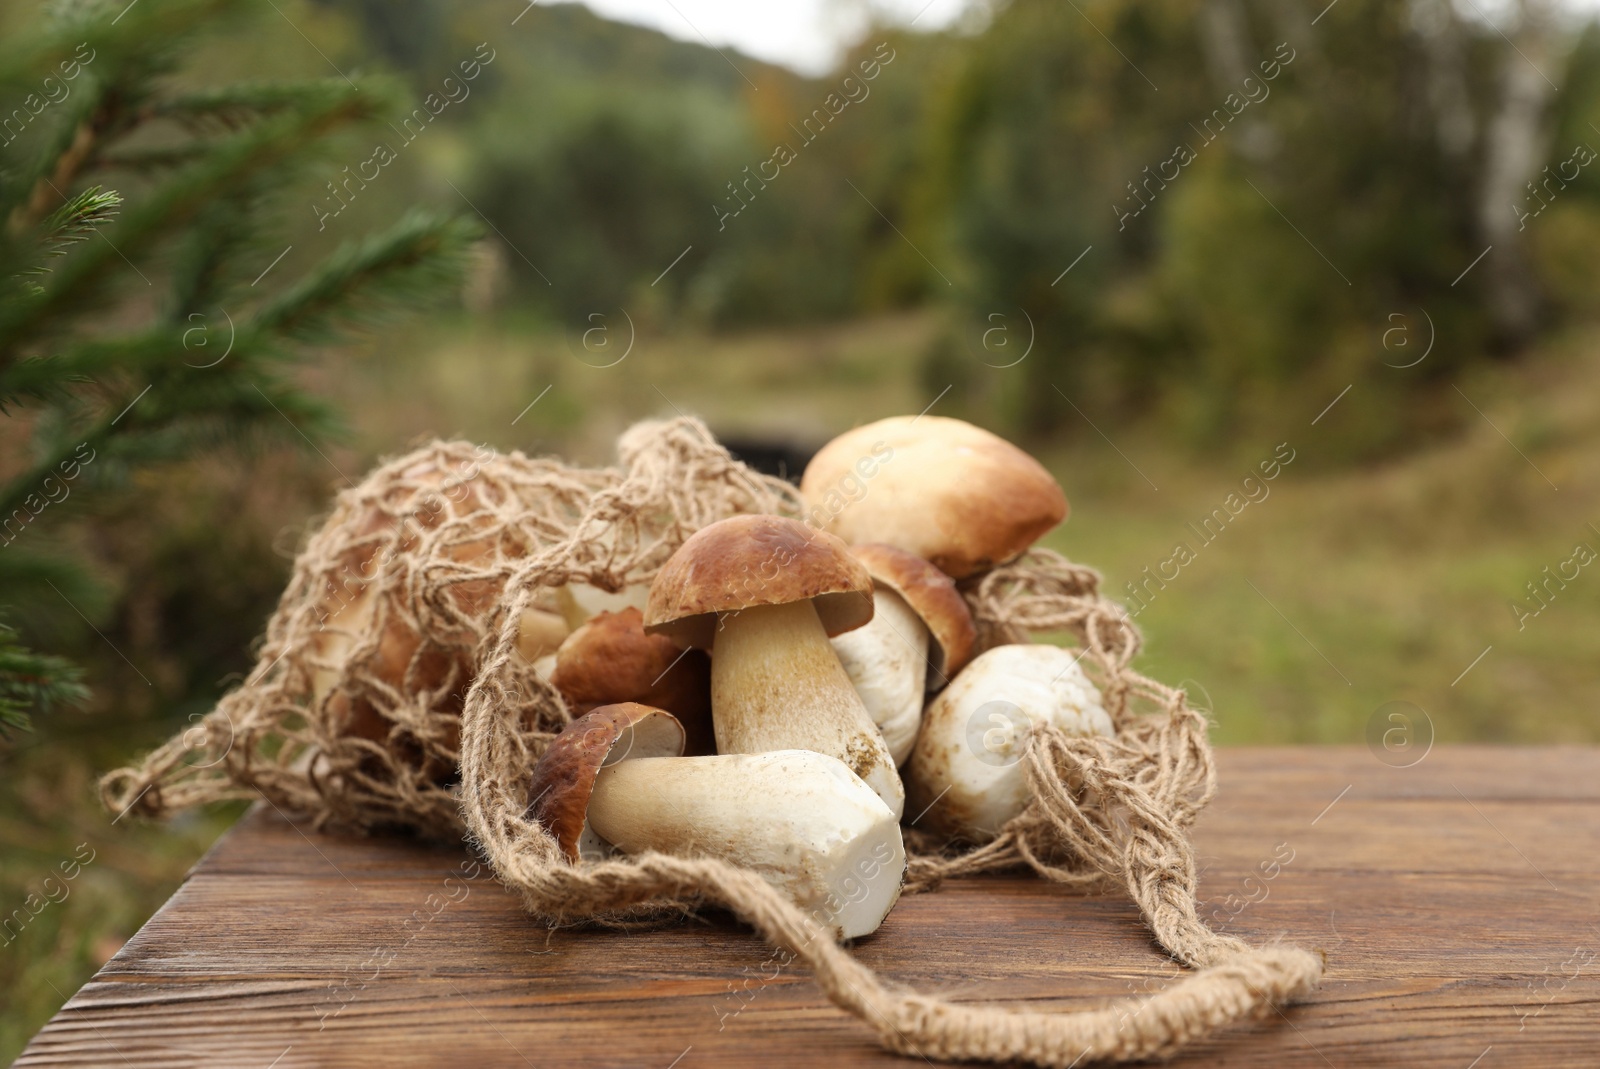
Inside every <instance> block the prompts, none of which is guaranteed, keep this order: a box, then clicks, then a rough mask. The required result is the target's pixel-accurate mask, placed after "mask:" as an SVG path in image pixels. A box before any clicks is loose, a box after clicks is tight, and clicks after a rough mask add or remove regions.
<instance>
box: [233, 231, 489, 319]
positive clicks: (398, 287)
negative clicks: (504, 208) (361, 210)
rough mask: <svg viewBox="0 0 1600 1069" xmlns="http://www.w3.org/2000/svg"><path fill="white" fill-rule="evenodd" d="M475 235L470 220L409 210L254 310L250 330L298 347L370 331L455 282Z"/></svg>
mask: <svg viewBox="0 0 1600 1069" xmlns="http://www.w3.org/2000/svg"><path fill="white" fill-rule="evenodd" d="M480 236H481V230H480V228H479V227H478V225H477V224H476V223H474V222H472V221H470V220H467V219H463V218H461V217H459V216H454V217H440V216H438V215H435V214H432V213H429V212H424V211H419V210H412V211H410V212H408V213H406V215H405V216H404V217H403V218H402V219H401V220H400V221H399V222H398V223H396V224H395V225H394V226H392V227H390V228H389V229H388V230H387V231H385V232H384V233H382V234H378V235H375V236H372V237H369V238H367V239H365V240H364V241H361V242H360V243H355V244H352V243H348V242H347V243H345V244H344V245H342V246H340V247H339V249H338V250H337V251H336V252H334V254H333V255H332V256H330V257H329V258H328V259H327V260H326V261H324V262H323V264H322V265H321V267H319V268H318V269H317V270H316V271H314V272H313V273H312V274H310V275H308V276H306V278H304V279H302V280H301V281H300V282H299V283H297V284H296V285H295V286H293V287H291V288H290V289H289V290H288V291H287V292H285V293H284V294H282V295H281V296H280V297H278V298H277V299H276V300H274V301H272V302H271V303H270V304H268V305H267V307H265V308H264V309H262V311H261V313H260V314H259V315H257V316H256V318H255V320H254V321H253V323H252V326H253V328H254V329H255V330H259V331H263V332H267V333H271V334H276V335H281V336H283V337H286V338H293V339H296V340H299V341H304V342H316V341H327V340H329V338H330V337H332V336H334V335H335V334H336V333H337V331H338V330H339V329H340V328H341V327H345V326H354V325H362V326H365V325H371V324H373V323H376V322H379V321H381V320H382V319H383V318H384V316H385V315H386V313H388V312H389V311H392V310H394V309H396V308H401V307H404V306H406V305H407V304H410V303H414V302H417V301H428V300H436V299H438V298H439V297H440V296H441V291H442V290H444V289H445V287H447V286H450V285H451V284H452V283H454V282H456V281H457V280H458V279H459V277H460V274H461V271H462V269H463V267H464V266H465V264H466V259H467V255H468V252H469V250H470V249H471V247H472V243H473V242H474V241H476V240H478V238H479V237H480Z"/></svg>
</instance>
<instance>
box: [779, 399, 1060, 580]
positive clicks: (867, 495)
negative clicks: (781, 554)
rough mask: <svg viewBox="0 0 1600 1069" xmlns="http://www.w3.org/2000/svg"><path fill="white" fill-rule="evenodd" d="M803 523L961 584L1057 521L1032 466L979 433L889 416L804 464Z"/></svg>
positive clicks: (1044, 482)
mask: <svg viewBox="0 0 1600 1069" xmlns="http://www.w3.org/2000/svg"><path fill="white" fill-rule="evenodd" d="M800 492H801V494H802V495H804V497H805V499H806V501H807V502H808V504H809V505H810V506H811V512H810V515H809V519H810V520H811V522H812V523H813V524H815V525H816V526H818V527H821V528H822V529H824V530H827V531H829V532H831V533H833V534H836V535H838V536H839V537H840V538H843V539H844V540H845V541H846V542H851V543H859V542H887V543H889V544H890V545H894V546H898V547H899V548H901V549H904V550H907V551H909V552H911V553H915V554H916V555H917V556H919V557H922V558H924V559H926V560H929V561H932V562H933V563H934V565H935V566H936V567H938V568H939V569H940V570H941V571H943V572H944V573H945V574H947V575H949V576H951V577H953V578H956V579H963V578H965V577H967V576H969V575H973V574H976V573H977V572H981V571H985V570H987V569H989V568H992V567H993V566H994V565H996V564H1000V563H1002V562H1004V561H1007V560H1010V559H1011V558H1013V557H1015V556H1017V555H1018V554H1020V553H1021V552H1022V551H1023V550H1025V549H1027V548H1028V547H1029V546H1031V545H1033V543H1034V542H1035V541H1036V540H1037V539H1038V538H1039V536H1040V535H1042V534H1044V533H1045V532H1046V531H1048V530H1050V528H1052V527H1054V526H1055V525H1056V524H1058V523H1060V522H1061V521H1062V520H1063V519H1065V518H1066V515H1067V498H1066V495H1065V494H1063V493H1062V492H1061V487H1060V486H1059V485H1057V484H1056V481H1055V479H1054V478H1053V477H1052V476H1051V475H1050V473H1049V472H1048V471H1046V470H1045V469H1044V466H1043V465H1041V464H1040V463H1039V462H1038V461H1037V460H1034V459H1033V458H1032V457H1030V456H1029V455H1028V454H1027V453H1024V452H1023V451H1022V450H1020V449H1018V448H1017V447H1016V446H1014V445H1012V444H1011V443H1010V442H1007V441H1006V440H1005V439H1003V438H998V437H996V436H995V435H993V434H990V433H989V432H988V431H986V430H983V429H982V428H981V427H974V426H973V425H972V424H970V423H964V422H962V421H961V420H959V419H947V418H945V417H942V416H918V417H912V416H895V417H893V418H890V419H883V420H879V421H878V422H876V423H869V424H867V425H865V426H862V427H857V428H855V429H854V430H851V431H846V432H845V433H844V434H841V435H840V436H839V437H837V438H835V439H834V440H833V441H831V442H829V443H828V444H827V445H825V446H823V447H822V449H821V450H820V451H818V453H817V455H816V456H815V457H813V458H812V459H811V463H810V464H808V465H807V466H806V471H805V475H804V476H803V477H802V478H801V480H800Z"/></svg>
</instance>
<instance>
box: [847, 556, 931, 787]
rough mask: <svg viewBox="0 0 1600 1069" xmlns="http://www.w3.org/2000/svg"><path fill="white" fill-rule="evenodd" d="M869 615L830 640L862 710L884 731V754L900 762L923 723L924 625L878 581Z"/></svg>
mask: <svg viewBox="0 0 1600 1069" xmlns="http://www.w3.org/2000/svg"><path fill="white" fill-rule="evenodd" d="M872 601H873V606H874V607H873V613H872V619H871V620H870V621H868V623H867V624H866V625H865V626H863V627H858V628H856V629H855V630H854V631H846V632H845V633H844V634H842V635H835V636H834V637H833V638H832V639H831V640H830V641H831V642H832V643H833V649H834V652H835V653H837V654H838V655H839V663H840V664H842V665H843V666H844V670H845V673H846V674H847V675H848V676H849V677H850V682H851V683H852V684H853V685H854V686H855V688H856V693H857V694H859V695H860V696H861V702H862V704H863V705H865V706H866V707H867V714H868V715H869V716H871V717H872V721H873V723H875V724H877V725H878V730H879V731H881V732H882V733H883V741H884V743H885V744H886V745H887V746H888V747H889V756H890V757H892V758H893V759H894V763H895V764H896V765H902V764H904V763H905V760H906V758H908V757H910V756H911V748H912V746H914V745H915V744H916V741H917V729H918V728H919V727H921V726H922V699H923V693H924V691H925V689H926V685H927V677H928V628H927V625H925V624H924V623H923V622H922V618H921V617H920V616H918V615H917V614H916V613H915V612H914V611H912V608H911V606H910V605H907V604H906V601H905V599H904V598H902V597H901V596H900V595H899V594H896V593H895V592H894V591H893V590H889V589H886V588H885V587H881V586H880V587H878V588H877V589H876V590H874V591H873V593H872Z"/></svg>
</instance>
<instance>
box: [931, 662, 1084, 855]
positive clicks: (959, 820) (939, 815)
mask: <svg viewBox="0 0 1600 1069" xmlns="http://www.w3.org/2000/svg"><path fill="white" fill-rule="evenodd" d="M1042 724H1049V725H1051V726H1053V727H1056V728H1059V729H1061V730H1062V731H1065V732H1067V733H1068V734H1070V735H1111V734H1112V733H1113V729H1112V724H1111V717H1110V716H1109V715H1108V714H1107V713H1106V711H1105V708H1104V706H1102V705H1101V703H1100V691H1099V690H1098V689H1096V688H1095V685H1094V684H1093V683H1092V682H1090V681H1089V678H1088V677H1087V676H1086V675H1084V674H1083V670H1082V669H1081V668H1079V667H1078V662H1077V659H1076V658H1075V657H1074V656H1073V655H1072V653H1071V652H1070V651H1068V650H1064V649H1061V648H1060V647H1058V646H1047V645H1014V646H996V647H994V648H993V649H991V650H988V651H986V652H985V653H982V654H980V655H979V656H978V657H976V658H975V659H974V660H973V661H972V663H971V664H969V665H967V667H966V668H964V669H963V670H962V671H961V674H960V675H958V676H956V678H955V679H954V680H953V681H952V682H951V683H950V685H949V686H948V687H946V688H945V690H944V691H943V692H942V693H941V694H940V695H939V696H938V697H937V698H935V699H934V700H933V701H932V702H931V703H930V704H929V706H928V709H927V712H926V713H925V714H924V716H923V719H922V734H921V735H919V736H918V737H917V744H916V746H915V748H914V749H913V750H912V752H911V761H910V762H909V763H908V764H907V766H906V790H907V794H908V795H909V796H910V802H911V805H912V806H914V807H915V808H916V809H917V810H918V811H920V812H922V816H920V817H919V818H918V820H917V826H918V827H920V828H924V829H927V830H930V831H935V832H938V833H940V834H943V835H948V836H951V837H956V838H962V839H967V840H970V841H973V842H986V841H988V840H990V839H992V838H994V837H995V835H996V834H997V833H998V832H999V830H1000V827H1001V826H1002V825H1003V824H1005V822H1006V821H1008V820H1010V819H1011V818H1012V817H1014V816H1016V815H1017V814H1018V813H1021V812H1022V810H1023V808H1024V807H1025V806H1026V805H1027V802H1028V787H1027V783H1026V781H1025V780H1024V777H1023V772H1022V768H1021V760H1022V753H1023V748H1024V747H1025V746H1026V744H1027V737H1028V733H1029V731H1031V730H1032V729H1033V728H1034V727H1035V726H1038V725H1042Z"/></svg>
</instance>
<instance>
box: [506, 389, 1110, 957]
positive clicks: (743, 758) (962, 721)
mask: <svg viewBox="0 0 1600 1069" xmlns="http://www.w3.org/2000/svg"><path fill="white" fill-rule="evenodd" d="M801 493H802V495H803V496H804V497H805V499H806V502H807V504H808V506H809V507H808V511H807V513H806V522H801V521H800V520H796V519H789V518H786V517H780V516H766V515H739V516H733V517H731V518H728V519H725V520H721V521H719V522H717V523H713V524H711V525H710V526H708V527H705V528H703V529H702V530H700V531H698V532H696V533H695V534H694V535H692V536H691V537H690V538H688V539H687V540H686V541H685V542H684V543H683V544H682V545H681V546H680V547H679V548H678V550H677V551H676V552H675V553H674V554H673V556H672V557H671V559H669V560H668V561H667V563H666V564H665V565H664V566H663V567H662V569H661V571H660V572H659V573H658V574H657V576H656V578H655V581H654V582H653V583H652V584H651V586H650V588H649V590H648V593H647V594H645V595H644V604H643V606H642V609H641V607H640V606H639V605H638V600H639V596H640V594H644V592H643V591H638V592H628V593H627V594H625V595H624V596H622V597H618V598H616V599H615V600H613V601H610V602H608V603H606V605H605V609H614V610H616V611H604V610H601V606H600V604H599V603H594V605H593V607H594V609H595V610H600V611H596V612H595V613H594V615H592V616H587V618H577V617H578V614H579V613H582V612H583V611H584V607H583V606H581V605H579V603H578V601H577V600H576V599H572V598H569V599H568V600H567V601H566V602H565V604H564V609H565V610H566V612H567V614H568V621H569V623H571V624H572V626H573V627H574V630H573V631H572V632H571V634H570V635H568V636H567V637H566V638H565V640H564V641H562V642H561V644H560V646H559V648H558V649H556V651H555V652H554V654H553V655H549V656H547V657H546V658H545V660H544V662H543V663H541V666H540V670H541V672H542V673H543V674H545V675H546V677H547V678H548V679H549V680H550V681H551V683H552V684H553V685H554V686H555V687H556V689H557V690H558V691H560V692H561V694H562V696H563V697H564V698H565V700H566V702H567V705H568V706H569V708H570V709H571V710H572V711H573V712H574V713H576V714H581V715H579V716H578V717H577V719H575V720H573V721H572V723H571V724H569V725H568V726H567V727H566V729H565V730H564V731H562V733H561V734H560V735H558V736H557V737H556V739H555V740H554V741H553V742H552V743H551V744H550V746H549V748H548V749H547V750H546V752H545V753H544V755H543V756H542V757H541V758H540V760H539V762H538V764H537V766H536V767H535V768H534V771H533V783H532V788H531V801H530V803H529V805H528V816H529V818H530V819H532V820H535V821H537V822H538V823H539V824H540V825H542V826H543V827H544V828H545V829H546V830H547V831H548V832H549V833H550V834H551V835H552V836H553V837H554V838H555V840H556V842H557V843H558V844H559V846H560V848H561V850H562V851H563V852H564V853H565V854H566V855H567V856H568V857H569V858H571V859H572V860H574V861H578V860H580V859H585V858H601V857H607V856H610V855H611V854H613V853H622V854H640V853H645V852H648V851H660V852H663V853H668V854H676V855H680V856H691V857H711V858H718V859H721V860H724V861H728V862H731V863H734V864H737V865H741V866H744V867H746V868H749V869H752V870H754V871H756V872H759V873H760V874H761V875H762V876H763V877H764V878H766V879H767V880H768V881H769V882H771V883H772V884H773V885H774V886H775V887H777V888H779V889H780V890H782V891H783V892H784V893H785V894H787V895H788V896H789V897H790V898H792V899H793V900H794V901H795V902H796V903H797V904H799V905H800V906H801V907H802V908H805V909H808V910H810V911H811V913H812V915H813V917H814V918H816V919H817V920H818V921H820V922H821V923H822V924H824V925H825V926H826V927H828V928H830V929H831V930H832V931H833V932H834V934H835V935H836V936H837V937H839V938H846V939H848V938H855V937H858V936H864V935H867V934H869V933H871V932H874V931H876V930H877V929H878V927H879V925H880V924H881V923H882V922H883V919H884V917H885V916H887V915H888V913H889V910H890V909H891V908H892V907H893V906H894V903H895V901H896V900H897V899H898V897H899V894H900V886H901V883H902V882H903V879H904V875H905V867H906V861H905V848H904V843H903V840H902V835H901V825H900V821H901V818H902V816H903V815H904V816H909V817H910V822H911V823H914V824H915V825H916V826H917V827H919V828H925V829H928V830H930V831H933V832H936V833H939V834H941V835H944V836H946V837H947V838H950V839H952V840H960V841H965V842H971V843H982V842H985V841H988V840H990V839H992V838H993V837H994V836H995V835H996V834H997V833H998V832H999V831H1000V829H1001V828H1002V827H1003V826H1004V825H1005V823H1006V822H1007V821H1009V820H1010V819H1012V818H1013V817H1015V816H1017V815H1018V814H1019V813H1020V812H1021V811H1022V810H1023V808H1024V807H1025V805H1026V804H1027V788H1026V784H1025V782H1024V780H1023V776H1022V771H1021V768H1020V759H1021V755H1022V753H1023V750H1024V748H1025V746H1026V744H1027V736H1028V733H1029V731H1030V730H1032V729H1033V728H1034V727H1035V726H1038V725H1043V724H1049V725H1052V726H1054V727H1056V728H1059V729H1061V730H1063V731H1065V732H1067V733H1069V734H1075V735H1109V734H1111V733H1112V724H1111V718H1110V717H1109V716H1108V715H1107V713H1106V711H1105V708H1104V706H1103V705H1102V702H1101V697H1100V693H1099V691H1098V690H1097V689H1096V688H1095V686H1094V684H1093V683H1092V682H1091V681H1090V680H1089V679H1088V677H1087V676H1085V675H1084V673H1083V671H1082V670H1081V669H1080V668H1079V666H1078V660H1077V658H1076V657H1075V656H1074V655H1073V654H1072V653H1071V652H1069V651H1067V650H1064V649H1061V648H1058V647H1055V646H1046V645H1002V646H996V647H993V648H991V649H988V650H986V651H985V652H983V653H981V654H979V655H978V656H976V657H974V656H973V654H974V650H975V647H976V644H977V636H976V632H975V628H974V625H973V620H972V615H971V612H970V610H969V609H968V608H967V603H966V601H965V599H964V598H963V597H962V595H961V593H960V590H959V589H958V587H957V583H958V582H960V581H963V580H972V581H975V580H976V578H977V577H980V576H981V575H982V573H984V572H985V571H987V570H989V569H990V568H993V567H994V566H996V565H997V564H1001V563H1004V562H1006V561H1009V560H1012V559H1014V558H1015V557H1017V556H1018V555H1019V554H1021V553H1022V552H1023V551H1025V550H1026V549H1027V548H1028V547H1029V546H1031V545H1032V544H1033V543H1034V542H1035V541H1036V540H1037V539H1038V538H1039V537H1040V536H1041V535H1043V534H1044V533H1045V532H1046V531H1048V530H1050V529H1051V528H1052V527H1054V526H1055V525H1056V524H1058V523H1060V522H1061V521H1062V520H1063V519H1064V518H1065V517H1066V514H1067V500H1066V497H1065V496H1064V495H1063V494H1062V492H1061V488H1060V487H1059V486H1058V485H1057V484H1056V482H1055V480H1054V479H1053V478H1052V477H1051V476H1050V474H1049V472H1047V471H1046V470H1045V469H1044V468H1043V466H1041V465H1040V464H1039V463H1038V462H1037V461H1035V460H1034V459H1033V458H1032V457H1030V456H1028V455H1027V454H1026V453H1024V452H1022V451H1021V450H1020V449H1018V448H1016V447H1015V446H1013V445H1011V444H1010V443H1009V442H1006V441H1004V440H1002V439H1000V438H998V437H996V436H994V435H993V434H990V433H989V432H988V431H985V430H982V429H981V428H978V427H974V426H972V425H971V424H968V423H964V422H962V421H960V420H955V419H946V418H941V417H938V416H928V415H922V416H917V417H896V418H893V419H886V420H880V421H879V422H877V423H872V424H869V425H867V426H864V427H858V428H856V429H854V430H852V431H849V432H847V433H846V434H843V435H841V436H839V437H838V438H836V439H834V440H833V441H832V442H830V443H829V444H828V445H826V446H824V447H823V448H822V450H821V451H819V452H818V453H817V455H816V457H815V458H814V459H813V460H812V461H811V463H810V465H809V466H808V467H807V468H806V471H805V475H804V477H803V478H802V480H801Z"/></svg>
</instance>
